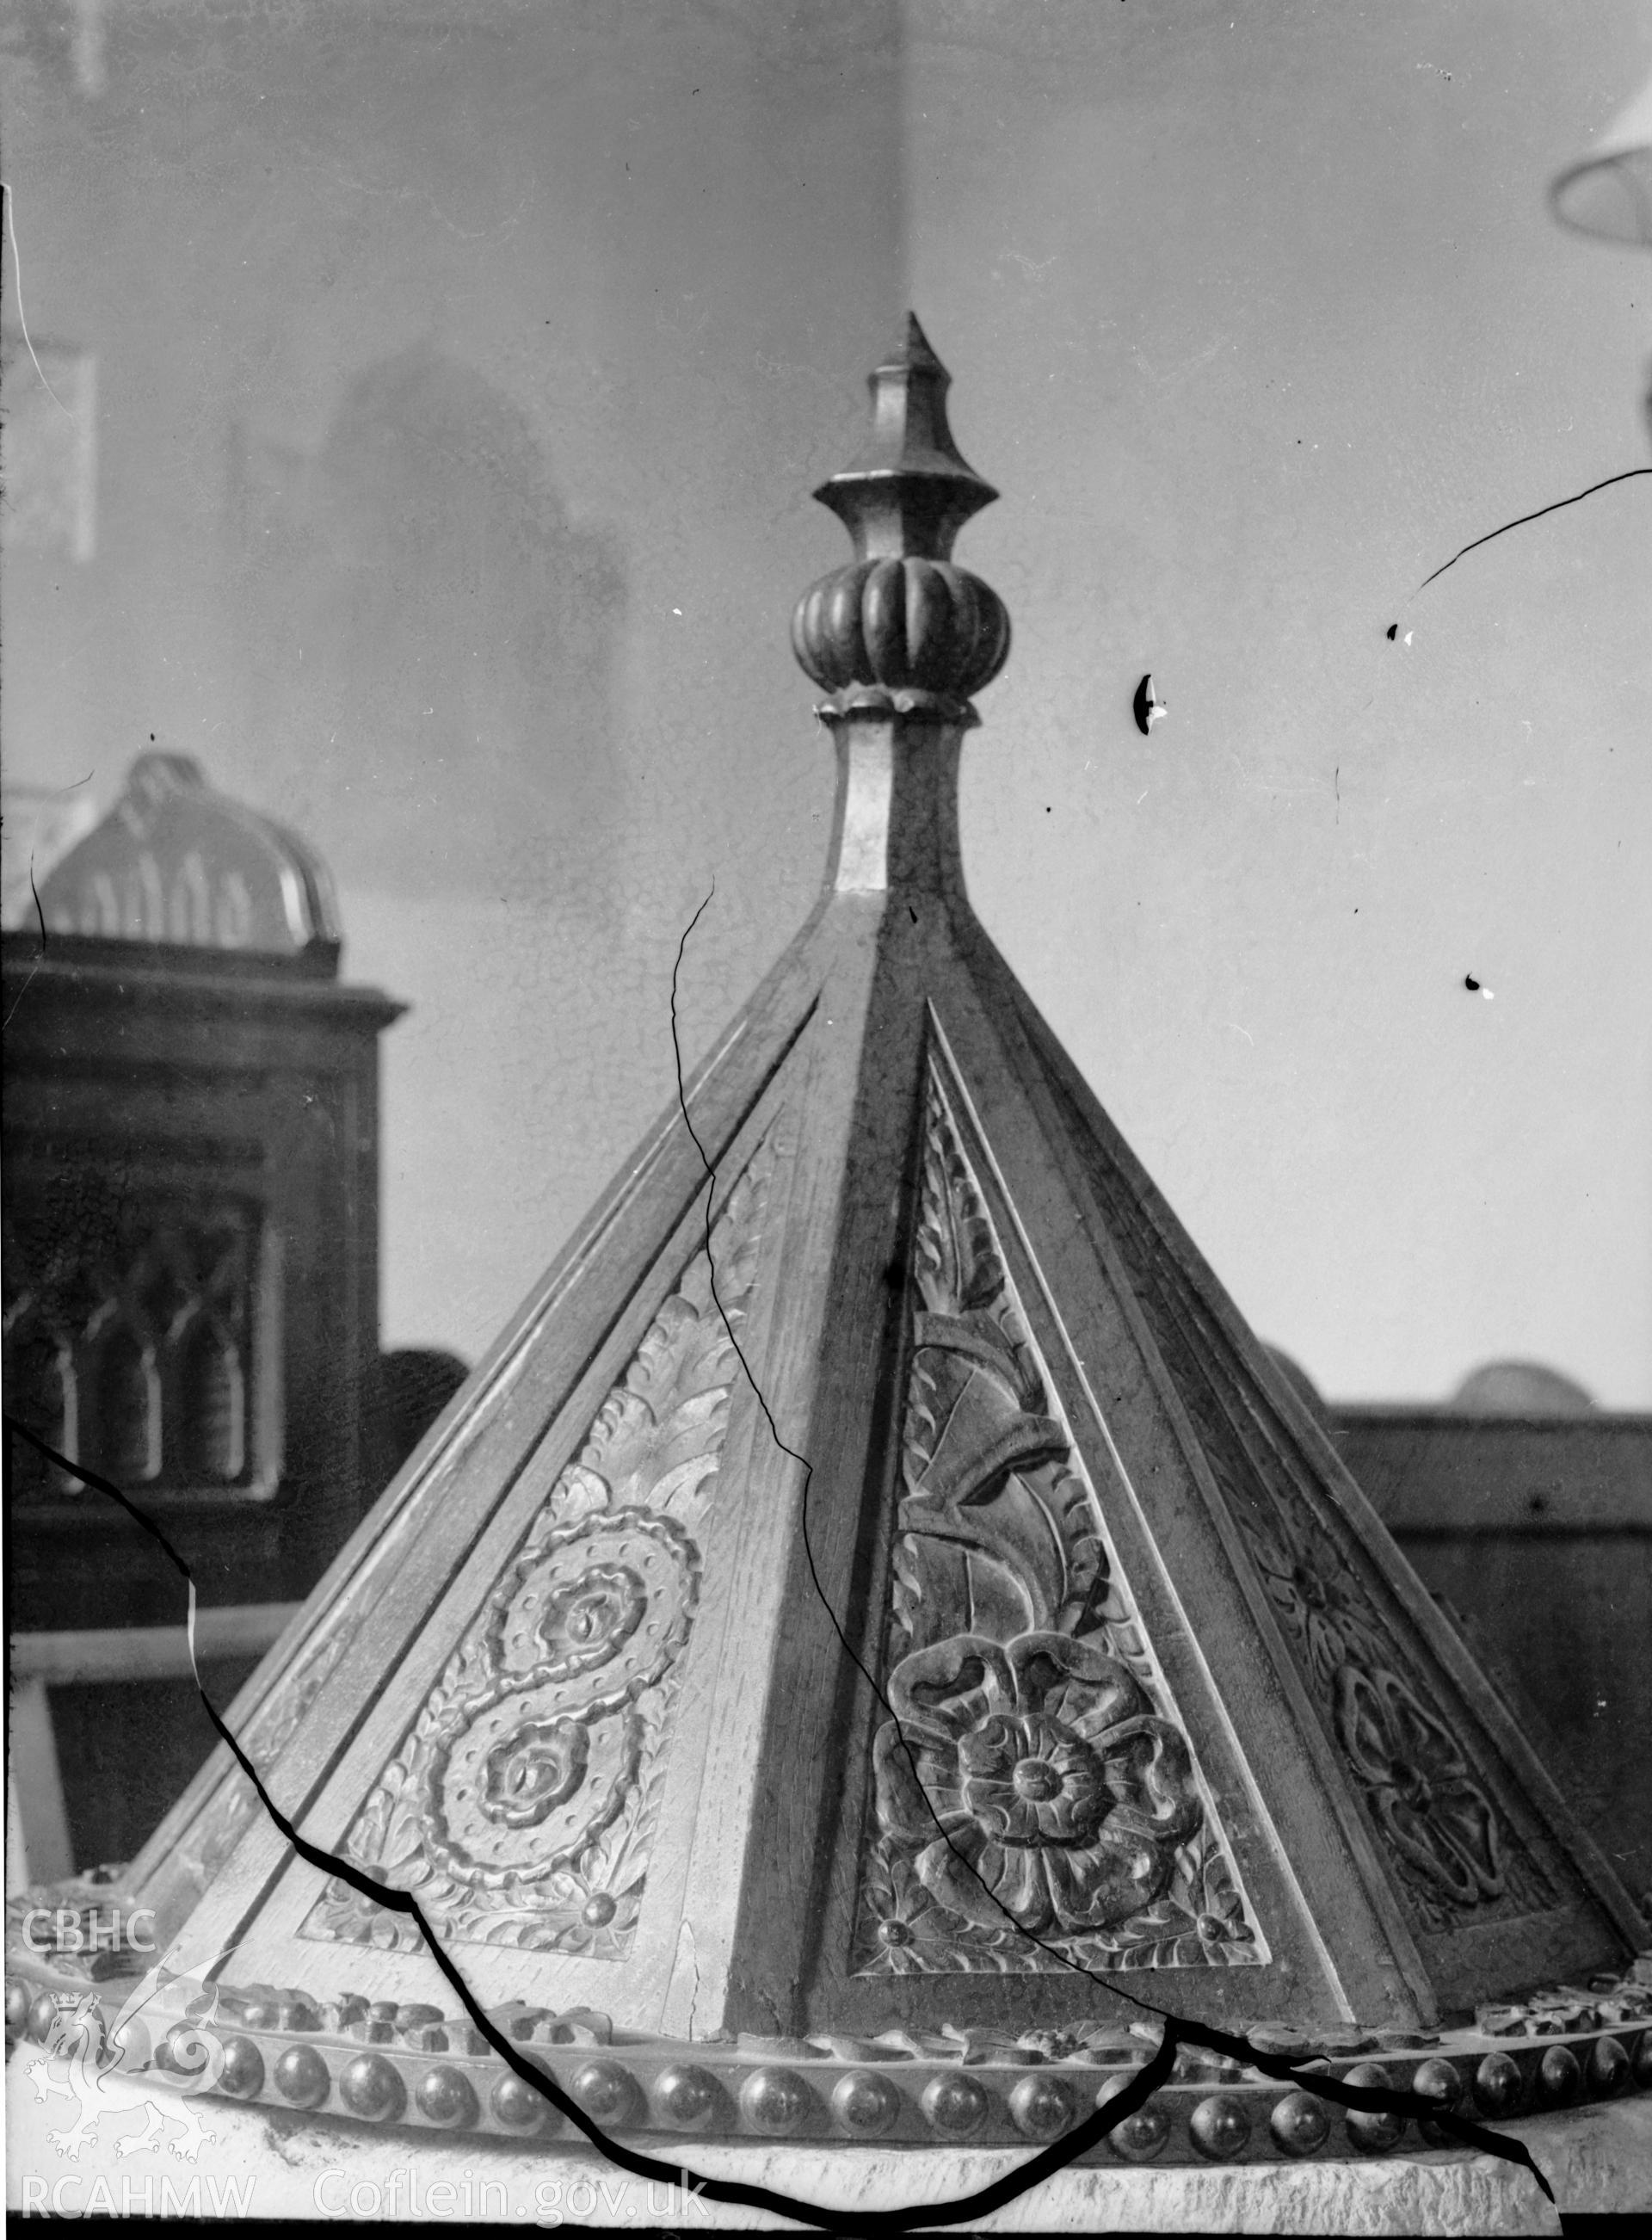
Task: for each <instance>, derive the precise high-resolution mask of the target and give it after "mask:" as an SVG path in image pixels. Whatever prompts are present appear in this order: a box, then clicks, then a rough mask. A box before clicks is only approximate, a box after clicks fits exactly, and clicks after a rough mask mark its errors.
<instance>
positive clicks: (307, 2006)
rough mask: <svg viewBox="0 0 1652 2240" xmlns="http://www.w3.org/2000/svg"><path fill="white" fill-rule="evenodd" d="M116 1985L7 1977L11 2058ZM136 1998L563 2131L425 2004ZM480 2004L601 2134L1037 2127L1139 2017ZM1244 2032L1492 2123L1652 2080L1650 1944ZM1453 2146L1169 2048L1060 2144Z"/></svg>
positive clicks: (1109, 2091)
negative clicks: (827, 2017) (704, 2018)
mask: <svg viewBox="0 0 1652 2240" xmlns="http://www.w3.org/2000/svg"><path fill="white" fill-rule="evenodd" d="M129 1992H130V1982H119V1981H116V1982H107V1983H86V1982H84V1981H80V1982H77V1983H70V1984H65V1983H63V1982H61V1981H59V1982H57V1983H50V1982H47V1981H45V1980H43V1977H41V1976H39V1975H37V1974H35V1973H34V1972H33V1971H32V1970H31V1971H30V1973H29V1974H27V1975H25V1974H23V1973H20V1972H19V1973H14V1974H13V1975H11V1976H10V1977H8V1980H7V1983H6V2001H5V2016H6V2039H7V2052H8V2056H10V2051H11V2050H12V2048H13V2047H14V2046H15V2045H16V2044H17V2043H20V2042H22V2041H23V2040H25V2039H27V2040H32V2041H35V2042H37V2043H42V2044H46V2043H50V2042H51V2041H52V2039H53V2037H54V2036H55V2035H57V2036H59V2037H60V2036H61V2032H62V2029H63V2023H71V2025H72V2024H75V2023H78V2024H79V2025H80V2026H82V2027H83V2026H84V2024H85V2023H87V2021H88V2020H89V2019H90V2018H91V2013H90V2010H91V2008H92V2007H95V2009H96V2012H97V2017H100V2018H101V2022H102V2025H103V2034H104V2036H105V2037H107V2034H108V2032H109V2031H110V2030H113V2029H114V2028H115V2026H116V2024H117V2018H118V2017H119V2014H120V2012H121V2010H122V2008H123V2004H124V2003H125V1998H126V1995H127V1994H128V1993H129ZM89 2003H90V2005H89ZM156 2006H157V2008H160V2009H162V2010H163V2012H162V2013H161V2015H160V2017H159V2023H160V2025H161V2027H162V2028H163V2032H164V2034H163V2035H160V2036H159V2037H158V2038H157V2043H155V2044H154V2048H153V2052H152V2053H151V2054H150V2056H149V2058H148V2062H147V2063H140V2064H137V2065H139V2066H145V2065H147V2066H153V2067H154V2068H157V2069H159V2070H162V2071H163V2072H164V2071H168V2070H170V2071H172V2072H174V2073H176V2074H177V2077H178V2078H179V2082H180V2083H183V2082H184V2080H185V2079H186V2078H188V2077H190V2076H192V2075H193V2076H197V2077H198V2075H199V2073H200V2068H201V2063H202V2058H203V2036H205V2035H207V2034H208V2033H210V2038H211V2039H212V2040H213V2041H214V2042H215V2043H216V2050H218V2052H220V2053H221V2055H222V2065H221V2069H220V2071H219V2075H218V2078H217V2082H216V2085H215V2086H214V2087H212V2088H211V2090H213V2091H214V2092H215V2093H216V2095H218V2096H220V2097H225V2098H229V2099H232V2100H238V2101H241V2102H243V2103H248V2104H256V2105H259V2106H262V2107H264V2108H268V2109H270V2110H281V2109H284V2110H290V2111H303V2112H307V2113H316V2114H326V2115H329V2116H342V2117H354V2118H356V2120H357V2121H360V2122H364V2123H383V2124H388V2125H393V2126H397V2127H402V2128H405V2129H408V2130H414V2131H420V2130H430V2131H450V2132H458V2133H468V2134H491V2135H493V2136H495V2137H503V2138H510V2139H516V2140H521V2141H524V2142H525V2141H529V2140H537V2141H545V2142H552V2141H556V2140H557V2139H566V2140H568V2141H569V2142H570V2143H572V2142H574V2141H575V2139H576V2134H575V2132H574V2131H573V2130H572V2127H571V2126H570V2125H568V2124H567V2123H565V2122H564V2120H563V2118H562V2117H560V2116H559V2115H558V2114H557V2113H556V2110H555V2109H554V2108H553V2107H552V2106H551V2105H550V2103H549V2102H548V2101H547V2100H544V2099H543V2098H542V2097H540V2096H539V2095H538V2094H536V2093H535V2092H534V2091H533V2090H532V2089H531V2087H530V2086H529V2085H528V2084H526V2083H524V2082H523V2080H522V2078H520V2077H517V2076H516V2075H514V2074H513V2073H512V2072H511V2071H510V2070H509V2069H507V2068H506V2067H505V2066H504V2064H503V2063H502V2062H501V2061H500V2060H499V2059H498V2057H497V2056H496V2055H495V2054H494V2053H493V2052H491V2051H490V2049H489V2048H488V2046H487V2043H486V2041H485V2040H484V2039H483V2037H482V2036H481V2034H480V2033H479V2032H478V2031H477V2030H475V2029H474V2028H473V2027H472V2025H471V2024H470V2023H469V2022H456V2021H453V2020H451V2019H450V2018H449V2017H445V2016H444V2015H443V2014H442V2012H441V2010H439V2009H437V2008H435V2007H432V2006H428V2005H420V2004H406V2003H403V2004H400V2005H398V2004H397V2003H396V2002H394V2001H391V2000H370V1999H368V1998H366V1997H362V1996H360V1995H356V1994H345V1995H343V1997H338V1998H335V1999H328V2000H316V1999H313V1998H311V1997H309V1996H308V1995H307V1994H305V1993H303V1992H301V1991H294V1990H280V1989H277V1988H276V1987H273V1986H270V1985H265V1984H255V1985H246V1986H241V1987H239V1988H235V1987H230V1986H227V1985H217V1986H216V1987H214V1988H213V1989H212V1990H209V1991H207V1992H205V1993H203V1992H202V1991H200V1990H198V1988H197V1990H195V1991H194V1994H193V1996H192V1997H190V1998H189V1999H188V2000H187V2002H186V2003H184V2004H183V2010H182V2011H181V2012H180V2011H178V2010H177V2006H170V2007H168V2006H167V2004H166V1995H165V1993H164V1992H163V1993H162V1994H160V1995H159V1996H158V1997H157V2001H156ZM60 2018H62V2020H61V2021H60ZM490 2019H491V2020H492V2021H493V2022H494V2023H495V2024H496V2027H498V2028H499V2029H500V2030H502V2031H503V2033H504V2034H505V2035H506V2036H508V2037H510V2039H511V2040H512V2041H513V2043H516V2044H518V2045H519V2046H521V2047H522V2048H523V2050H525V2051H526V2052H527V2053H528V2054H529V2057H530V2059H531V2060H532V2061H533V2062H534V2063H535V2065H536V2066H537V2067H539V2068H542V2069H543V2070H545V2071H546V2072H547V2074H548V2075H550V2077H552V2078H553V2079H554V2080H555V2082H556V2083H557V2084H558V2085H559V2086H560V2087H561V2088H562V2089H563V2091H564V2092H566V2093H567V2094H569V2096H570V2097H571V2098H573V2099H574V2100H575V2101H576V2102H577V2103H578V2104H579V2105H580V2106H581V2107H582V2108H583V2109H584V2110H585V2111H586V2113H587V2114H588V2115H590V2117H592V2118H593V2119H594V2120H595V2121H596V2122H597V2123H600V2124H602V2126H603V2128H604V2130H609V2131H611V2132H614V2133H616V2134H620V2135H634V2134H649V2133H655V2134H657V2133H666V2134H669V2135H671V2136H674V2137H678V2138H681V2137H684V2136H688V2135H698V2136H702V2137H713V2138H718V2139H722V2140H725V2141H733V2140H741V2139H745V2140H750V2141H752V2142H754V2143H755V2142H758V2141H764V2142H769V2143H772V2142H774V2141H776V2140H781V2139H794V2140H796V2141H799V2142H800V2143H802V2142H817V2143H827V2142H836V2143H839V2144H843V2145H869V2144H886V2145H890V2146H917V2145H929V2146H936V2145H964V2144H969V2145H970V2146H975V2147H995V2146H997V2147H1011V2146H1017V2147H1018V2146H1026V2145H1028V2144H1029V2143H1030V2144H1035V2145H1040V2146H1042V2145H1047V2144H1049V2143H1051V2142H1052V2141H1055V2140H1056V2139H1059V2138H1060V2137H1062V2134H1063V2133H1064V2132H1066V2131H1068V2130H1071V2128H1072V2127H1073V2126H1074V2125H1075V2124H1076V2123H1079V2122H1081V2121H1082V2119H1083V2118H1084V2117H1087V2116H1089V2114H1090V2113H1091V2111H1092V2110H1094V2109H1096V2108H1097V2107H1100V2106H1102V2105H1104V2104H1105V2103H1106V2102H1107V2101H1108V2100H1109V2098H1110V2097H1112V2096H1113V2095H1114V2094H1115V2093H1116V2092H1117V2091H1119V2090H1121V2088H1122V2085H1123V2083H1125V2082H1127V2081H1128V2079H1129V2077H1130V2076H1131V2075H1132V2074H1133V2073H1134V2071H1135V2070H1137V2069H1139V2068H1140V2067H1141V2066H1142V2063H1144V2062H1145V2061H1146V2060H1147V2059H1148V2057H1149V2053H1150V2051H1151V2043H1150V2042H1149V2038H1148V2037H1147V2035H1146V2033H1145V2032H1144V2031H1142V2030H1129V2029H1122V2028H1119V2027H1117V2026H1114V2025H1108V2026H1104V2027H1097V2028H1094V2029H1089V2030H1085V2029H1082V2028H1081V2029H1079V2030H1062V2031H1042V2032H1029V2033H1028V2034H1027V2037H1025V2039H1023V2040H1021V2041H1016V2040H1012V2039H1009V2038H1008V2037H1001V2036H999V2035H998V2034H996V2033H988V2032H983V2031H974V2030H958V2031H956V2033H954V2032H945V2031H943V2032H942V2033H939V2034H931V2033H928V2032H922V2033H920V2032H914V2031H905V2030H890V2031H887V2032H885V2033H884V2034H883V2036H882V2037H876V2038H847V2037H837V2036H835V2035H834V2036H826V2037H797V2038H757V2037H738V2038H735V2039H732V2040H729V2041H718V2040H703V2041H696V2042H695V2043H691V2044H690V2043H683V2042H678V2041H674V2040H670V2039H665V2038H654V2037H643V2036H641V2035H638V2034H635V2033H629V2032H625V2031H621V2030H615V2029H613V2028H612V2026H611V2025H610V2023H609V2022H608V2021H607V2018H606V2017H603V2016H600V2015H596V2014H594V2013H590V2012H587V2011H583V2010H581V2011H577V2012H573V2013H564V2014H556V2013H554V2012H552V2011H551V2010H549V2009H545V2008H538V2007H531V2006H527V2005H523V2004H516V2005H512V2006H509V2007H505V2008H501V2009H498V2010H495V2011H494V2012H493V2014H492V2015H491V2017H490ZM1254 2037H1255V2042H1256V2046H1257V2050H1259V2051H1262V2052H1265V2053H1268V2054H1270V2055H1275V2056H1277V2055H1281V2054H1282V2055H1285V2056H1287V2057H1289V2058H1291V2059H1292V2060H1293V2061H1296V2062H1297V2063H1301V2064H1302V2065H1303V2066H1305V2067H1309V2068H1310V2069H1312V2070H1316V2071H1317V2072H1318V2073H1320V2074H1322V2075H1325V2076H1327V2077H1336V2078H1338V2079H1341V2080H1343V2081H1345V2082H1346V2083H1349V2084H1355V2085H1366V2086H1377V2087H1383V2086H1386V2087H1389V2088H1391V2089H1393V2090H1396V2091H1398V2092H1409V2093H1412V2094H1415V2095H1416V2096H1418V2097H1421V2098H1423V2099H1426V2100H1431V2101H1433V2102H1434V2103H1436V2105H1437V2106H1438V2107H1439V2108H1440V2110H1441V2111H1442V2113H1445V2114H1454V2115H1457V2116H1462V2117H1473V2118H1476V2119H1478V2120H1481V2121H1489V2122H1492V2123H1508V2122H1510V2121H1512V2120H1515V2119H1516V2118H1519V2117H1527V2116H1535V2115H1543V2114H1548V2113H1551V2112H1554V2111H1556V2110H1562V2109H1566V2108H1569V2107H1574V2106H1576V2105H1579V2104H1581V2103H1585V2102H1599V2101H1606V2100H1611V2099H1615V2098H1619V2097H1626V2096H1629V2095H1631V2094H1639V2093H1642V2092H1647V2091H1652V1954H1649V1955H1643V1956H1642V1957H1640V1958H1639V1959H1637V1960H1636V1961H1635V1963H1633V1965H1632V1967H1631V1969H1630V1971H1629V1974H1628V1975H1626V1976H1625V1977H1622V1978H1621V1979H1619V1978H1614V1979H1611V1980H1610V1981H1609V1982H1602V1981H1597V1982H1596V1983H1595V1984H1594V1985H1593V1986H1591V1988H1590V1989H1589V1990H1587V1991H1582V1990H1576V1989H1575V1988H1574V1987H1570V1986H1562V1987H1560V1988H1559V1989H1558V1990H1555V1991H1552V1992H1540V1993H1537V1994H1535V1995H1534V1997H1531V1998H1530V1999H1528V2000H1526V2001H1523V2002H1521V2003H1509V2004H1508V2005H1506V2006H1503V2007H1500V2008H1495V2009H1483V2010H1481V2013H1480V2015H1479V2017H1477V2018H1476V2022H1475V2025H1474V2026H1473V2027H1472V2028H1467V2029H1462V2030H1440V2031H1422V2032H1416V2033H1404V2032H1399V2031H1382V2032H1377V2033H1375V2034H1368V2035H1364V2036H1360V2035H1357V2034H1356V2033H1354V2032H1349V2033H1346V2034H1344V2035H1342V2036H1339V2037H1329V2038H1328V2037H1320V2038H1317V2039H1316V2038H1313V2037H1309V2036H1307V2035H1305V2034H1297V2033H1294V2032H1290V2031H1286V2030H1258V2031H1257V2032H1256V2033H1255V2034H1254ZM1455 2144H1457V2142H1455V2141H1454V2140H1453V2139H1452V2138H1451V2137H1450V2136H1449V2134H1447V2133H1446V2132H1444V2131H1443V2130H1441V2129H1439V2128H1438V2126H1436V2124H1435V2123H1431V2122H1429V2120H1427V2119H1426V2118H1424V2119H1422V2120H1419V2121H1416V2122H1414V2121H1413V2120H1412V2119H1411V2118H1409V2117H1404V2116H1402V2115H1399V2114H1397V2113H1396V2114H1386V2113H1374V2112H1369V2111H1362V2110H1352V2109H1349V2110H1344V2109H1342V2108H1340V2107H1337V2106H1336V2105H1334V2104H1332V2103H1329V2102H1327V2101H1324V2100H1322V2099H1320V2098H1317V2097H1316V2096H1315V2094H1314V2092H1313V2090H1312V2089H1311V2087H1310V2086H1308V2085H1305V2084H1302V2083H1296V2084H1291V2083H1278V2082H1277V2081H1275V2080H1272V2079H1269V2078H1266V2077H1262V2076H1261V2074H1260V2073H1259V2072H1258V2071H1256V2070H1252V2069H1249V2068H1248V2067H1247V2066H1246V2065H1244V2064H1243V2063H1239V2062H1233V2061H1226V2060H1222V2059H1220V2058H1217V2057H1212V2056H1209V2055H1207V2054H1203V2053H1201V2052H1199V2051H1197V2050H1193V2049H1186V2048H1184V2049H1182V2051H1181V2052H1180V2053H1179V2054H1178V2057H1177V2061H1176V2072H1175V2075H1174V2077H1173V2078H1172V2081H1171V2082H1170V2083H1169V2084H1168V2085H1166V2086H1164V2087H1162V2089H1161V2090H1159V2091H1158V2092H1156V2093H1155V2094H1154V2096H1153V2097H1152V2098H1151V2099H1149V2101H1148V2103H1147V2104H1146V2105H1145V2106H1144V2107H1143V2108H1142V2109H1140V2110H1137V2111H1136V2113H1135V2114H1133V2115H1131V2116H1129V2117H1126V2118H1125V2119H1124V2120H1123V2122H1122V2123H1120V2124H1119V2126H1118V2128H1117V2129H1116V2130H1115V2131H1113V2132H1112V2133H1111V2134H1110V2135H1109V2137H1107V2138H1106V2139H1105V2140H1104V2141H1102V2143H1100V2144H1099V2145H1098V2146H1096V2148H1094V2149H1092V2150H1090V2151H1089V2152H1088V2153H1087V2154H1085V2155H1083V2156H1082V2157H1079V2158H1078V2159H1080V2160H1081V2161H1083V2162H1087V2163H1094V2162H1106V2161H1109V2160H1116V2161H1121V2162H1128V2163H1198V2162H1205V2163H1266V2162H1273V2163H1279V2162H1295V2161H1302V2160H1305V2159H1307V2158H1309V2157H1314V2156H1323V2157H1327V2158H1329V2159H1339V2158H1350V2157H1357V2158H1367V2157H1371V2156H1374V2155H1382V2154H1386V2153H1390V2152H1392V2151H1394V2150H1396V2149H1398V2148H1401V2147H1402V2146H1410V2147H1412V2148H1414V2149H1416V2148H1436V2149H1437V2148H1442V2147H1450V2146H1452V2145H1455Z"/></svg>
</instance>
